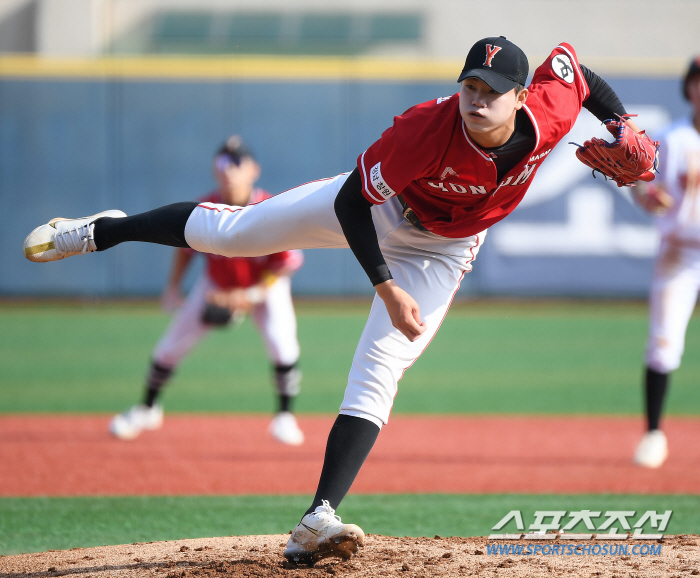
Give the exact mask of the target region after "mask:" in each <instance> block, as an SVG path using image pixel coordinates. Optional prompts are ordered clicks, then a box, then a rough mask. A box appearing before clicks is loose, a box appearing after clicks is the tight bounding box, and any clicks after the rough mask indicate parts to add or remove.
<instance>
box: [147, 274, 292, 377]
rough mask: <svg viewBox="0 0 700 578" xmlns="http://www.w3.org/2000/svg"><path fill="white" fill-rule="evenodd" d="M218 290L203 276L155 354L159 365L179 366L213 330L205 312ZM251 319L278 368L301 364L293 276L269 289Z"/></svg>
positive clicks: (280, 279) (154, 356)
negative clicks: (204, 318) (210, 296)
mask: <svg viewBox="0 0 700 578" xmlns="http://www.w3.org/2000/svg"><path fill="white" fill-rule="evenodd" d="M216 288H217V287H216V285H214V283H213V282H212V281H211V279H209V277H208V275H207V274H206V273H204V274H202V276H201V277H200V278H199V280H198V281H197V282H196V284H195V285H194V287H193V288H192V290H191V291H190V293H189V294H188V295H187V299H185V302H184V303H183V304H182V307H180V309H179V310H178V312H177V313H176V314H175V317H173V319H172V321H171V322H170V325H169V326H168V329H167V330H166V332H165V334H164V335H163V337H162V338H161V339H160V341H159V342H158V345H157V346H156V348H155V351H154V352H153V360H154V361H155V362H156V363H158V364H159V365H163V366H165V367H175V366H176V365H178V364H179V363H180V361H181V360H182V359H183V358H184V357H185V356H186V355H187V354H188V353H189V352H190V351H192V349H193V348H194V347H195V345H197V344H198V343H199V342H200V341H201V340H202V338H203V337H204V336H205V335H206V334H207V333H209V331H211V326H210V325H207V324H205V323H202V312H203V311H204V307H205V305H206V297H207V293H208V292H209V291H210V290H212V289H216ZM250 316H251V318H252V319H253V322H254V323H255V326H256V327H257V329H258V332H259V333H260V336H261V337H262V340H263V343H264V344H265V350H266V351H267V355H268V357H269V358H270V360H271V361H272V362H273V363H274V364H275V365H293V364H294V363H296V362H297V361H298V359H299V341H298V340H297V321H296V316H295V315H294V305H293V303H292V292H291V280H290V278H289V277H286V276H283V277H279V278H278V279H277V280H276V281H275V282H274V283H273V284H272V285H271V286H270V287H269V289H268V290H267V293H266V295H265V300H264V301H262V302H261V303H259V304H257V305H255V306H254V307H253V308H252V309H251V311H250Z"/></svg>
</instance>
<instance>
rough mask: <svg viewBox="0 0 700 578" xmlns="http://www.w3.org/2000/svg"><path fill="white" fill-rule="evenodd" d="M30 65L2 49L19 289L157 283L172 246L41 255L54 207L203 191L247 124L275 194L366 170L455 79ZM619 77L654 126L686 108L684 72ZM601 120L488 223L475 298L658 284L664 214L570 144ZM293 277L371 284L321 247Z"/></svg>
mask: <svg viewBox="0 0 700 578" xmlns="http://www.w3.org/2000/svg"><path fill="white" fill-rule="evenodd" d="M18 62H19V64H18ZM22 62H23V61H22V60H21V59H19V60H12V59H10V60H8V59H5V60H2V59H0V202H1V203H2V207H3V211H2V213H3V216H4V217H5V218H4V219H3V226H2V227H1V228H0V243H1V244H2V247H3V251H1V252H0V270H2V275H0V293H1V294H4V295H99V296H107V295H155V294H157V293H158V292H159V291H160V289H161V288H162V285H163V282H164V280H165V278H166V275H167V270H168V266H169V260H170V252H171V251H170V249H168V248H164V247H159V246H145V245H141V246H137V245H124V246H121V247H118V248H117V249H115V250H113V251H110V252H109V253H107V254H104V255H99V256H96V257H93V256H91V257H88V258H85V259H71V260H69V261H66V262H65V263H52V264H47V265H36V264H33V263H29V262H28V261H26V260H25V259H24V258H23V256H22V254H21V251H20V244H21V242H22V240H23V239H24V237H25V236H26V234H27V233H28V232H29V231H30V230H31V229H32V228H33V227H34V226H36V225H38V224H39V223H41V222H45V221H46V220H48V219H49V218H51V217H55V216H82V215H84V214H90V213H92V212H96V211H99V210H103V209H105V208H121V209H123V210H125V211H126V212H127V213H129V214H131V213H135V212H140V211H144V210H147V209H150V208H153V207H156V206H158V205H162V204H166V203H170V202H175V201H180V200H185V199H194V198H196V197H197V196H199V195H201V194H203V193H205V192H207V191H208V190H209V189H210V188H211V187H212V185H213V180H212V177H211V174H210V162H211V156H212V154H213V152H214V150H215V148H216V147H218V145H219V144H220V143H221V142H222V140H223V139H224V138H225V137H226V136H227V135H229V134H230V133H232V132H238V133H240V134H242V135H243V136H244V137H245V138H246V139H247V140H248V142H249V143H250V145H251V146H252V148H253V149H254V151H255V152H256V154H257V156H258V158H259V161H260V162H261V164H262V167H263V176H262V178H261V180H260V185H261V186H262V187H264V188H266V189H267V190H269V191H270V192H272V193H279V192H281V191H283V190H285V189H287V188H290V187H293V186H295V185H297V184H300V183H303V182H306V181H309V180H314V179H317V178H320V177H327V176H332V175H335V174H337V173H339V172H342V171H347V170H351V169H352V167H353V166H354V164H355V161H356V157H357V155H358V154H359V153H361V152H362V151H363V150H364V149H365V148H366V147H367V146H368V145H370V144H371V143H372V142H373V141H374V140H375V139H376V138H378V136H379V135H380V134H381V132H382V131H383V130H384V129H385V128H386V127H388V126H389V125H390V124H391V122H392V117H393V115H395V114H398V113H400V112H402V111H403V110H405V109H407V108H408V107H410V106H411V105H413V104H415V103H418V102H422V101H425V100H429V99H431V98H436V97H439V96H445V95H449V94H451V93H453V92H456V90H457V84H456V83H455V82H454V81H453V80H452V75H450V74H449V72H448V71H451V66H445V65H440V66H438V65H436V66H435V67H434V68H433V69H432V72H431V71H430V69H429V68H425V67H424V68H418V67H415V66H414V67H413V68H412V69H410V70H408V71H407V72H403V73H402V72H401V70H400V67H396V68H392V69H390V70H391V71H392V72H393V73H394V74H393V77H392V78H391V80H389V81H386V80H381V78H384V77H385V76H386V75H384V76H383V75H382V73H381V70H378V71H377V70H375V71H373V70H372V69H370V68H366V69H363V70H364V71H363V70H360V69H354V68H351V67H347V66H346V67H345V68H343V67H342V65H341V66H340V68H337V69H335V70H336V72H335V73H328V72H327V71H325V72H324V70H323V66H321V65H319V66H318V67H316V68H314V67H313V65H311V68H308V67H307V68H306V70H307V71H311V72H309V73H308V74H306V78H303V76H304V75H301V76H302V80H301V81H299V80H296V81H295V77H294V73H293V71H292V72H291V73H290V67H291V64H289V63H288V64H289V65H288V66H283V67H282V68H280V67H279V63H278V69H279V70H280V71H281V72H280V74H279V75H278V74H275V71H274V69H270V70H269V71H267V72H265V73H264V74H262V73H260V70H259V69H260V68H264V67H258V68H257V69H256V68H255V67H253V70H255V72H254V73H251V72H249V73H248V74H236V73H235V72H232V69H231V68H230V67H228V68H227V67H225V66H224V67H223V68H222V71H219V72H216V71H214V72H211V74H207V70H209V69H207V68H206V66H205V64H202V65H201V66H199V67H197V65H196V62H195V64H194V65H193V67H192V68H190V69H189V70H190V72H189V73H188V72H187V71H185V72H182V71H180V72H178V71H177V70H176V71H175V72H173V73H172V74H161V75H159V74H153V72H152V70H151V72H149V69H147V68H145V69H144V68H143V67H142V68H138V67H134V66H133V65H132V66H131V68H129V66H130V65H129V64H128V63H127V64H124V63H122V64H119V63H116V64H114V63H112V65H111V67H104V66H103V67H102V68H99V67H98V66H96V65H92V66H93V67H92V68H89V67H88V68H80V67H77V68H70V67H67V68H64V69H61V68H60V67H58V68H57V67H56V66H53V67H51V66H48V65H47V66H44V67H43V68H42V67H41V66H35V65H29V64H27V63H26V62H25V63H24V64H22ZM289 62H291V61H289ZM319 62H320V61H319ZM8 63H9V64H8ZM120 66H121V67H122V68H120ZM292 68H293V67H292ZM161 69H163V68H161ZM161 69H159V70H161ZM217 70H218V69H217ZM426 70H427V72H426ZM277 76H279V77H280V78H276V77H277ZM606 77H607V79H608V81H609V82H610V84H611V85H612V86H613V87H614V88H615V90H616V91H617V92H618V94H619V95H620V96H621V98H622V100H623V102H624V103H625V104H626V106H627V108H628V110H629V111H630V112H639V113H640V119H639V124H640V125H642V126H644V127H647V128H648V129H649V131H650V132H652V134H658V132H659V129H660V128H662V127H663V126H664V125H666V124H667V123H668V122H669V121H671V120H672V119H675V118H678V117H680V116H682V115H684V114H686V113H687V111H688V108H687V106H686V105H685V103H684V102H683V100H682V99H681V96H680V93H679V83H678V80H677V79H675V78H664V77H658V78H654V79H649V78H629V77H623V76H610V75H606ZM296 78H297V79H298V78H299V75H297V77H296ZM600 130H601V129H600V126H599V123H598V122H597V121H596V120H595V119H594V118H593V117H592V116H591V115H590V114H589V113H588V112H586V111H584V113H583V114H582V115H581V117H580V119H579V122H578V123H577V124H576V126H575V127H574V129H573V131H572V133H571V135H570V136H569V137H567V138H565V139H564V140H563V141H562V144H560V145H559V146H558V147H557V148H556V149H555V150H554V151H553V152H552V153H551V154H550V155H549V159H548V160H547V162H546V163H545V164H544V165H543V167H542V169H541V170H540V171H539V173H538V176H537V179H536V180H535V184H534V185H533V187H532V188H531V190H530V191H529V192H528V195H527V196H526V199H525V201H524V202H523V203H522V205H521V207H519V208H518V209H517V210H516V212H515V213H514V214H513V215H512V216H510V217H509V218H508V219H507V220H506V221H504V222H502V223H500V224H498V225H496V226H494V227H493V228H492V230H491V231H490V233H489V235H488V237H487V240H486V243H485V245H484V248H483V249H482V251H481V253H480V254H479V257H478V259H477V261H476V264H475V268H474V272H473V273H471V274H470V275H468V276H467V277H466V279H465V282H464V286H463V289H462V292H463V293H464V294H479V295H481V294H504V295H521V294H526V295H618V296H640V295H644V294H645V293H646V291H647V287H648V284H649V280H650V275H651V263H652V256H653V254H654V250H655V247H656V243H657V239H656V234H655V232H654V230H653V228H652V226H651V221H650V219H649V218H648V217H647V216H645V215H644V214H643V213H642V212H641V211H639V210H638V209H637V208H636V207H634V206H633V205H632V204H631V203H630V201H629V199H628V197H627V196H626V194H625V192H624V191H623V192H622V193H621V191H619V190H618V189H617V187H616V186H614V185H611V184H610V183H605V182H604V181H603V180H601V179H593V178H592V177H591V176H590V172H589V171H588V170H587V169H586V168H585V167H584V166H583V165H581V164H580V163H578V161H577V160H576V159H575V157H574V154H573V147H571V146H569V145H567V144H566V143H567V142H568V141H576V142H582V141H583V140H585V139H586V138H588V137H590V136H591V135H593V134H594V133H599V134H600V135H601V136H602V135H603V133H600ZM294 287H295V291H296V293H297V294H328V295H355V294H362V293H369V292H370V291H371V287H370V286H369V283H368V282H367V280H366V278H365V277H364V274H363V273H362V271H361V269H360V268H359V266H358V265H357V264H356V262H355V260H354V258H353V256H352V254H351V253H350V252H349V251H329V250H325V251H324V250H315V251H306V265H305V266H304V268H303V269H302V270H301V271H300V272H299V273H298V274H297V276H296V278H295V282H294Z"/></svg>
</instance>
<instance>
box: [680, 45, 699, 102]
mask: <svg viewBox="0 0 700 578" xmlns="http://www.w3.org/2000/svg"><path fill="white" fill-rule="evenodd" d="M696 75H700V56H696V57H695V58H693V60H692V61H691V62H690V66H688V72H686V73H685V78H684V79H683V96H685V99H686V100H690V96H689V95H688V82H690V79H691V78H692V77H693V76H696Z"/></svg>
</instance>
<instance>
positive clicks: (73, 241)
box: [53, 223, 95, 255]
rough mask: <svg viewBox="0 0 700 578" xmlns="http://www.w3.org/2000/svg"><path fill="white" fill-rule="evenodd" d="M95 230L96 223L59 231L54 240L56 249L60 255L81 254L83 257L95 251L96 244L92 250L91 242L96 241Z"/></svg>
mask: <svg viewBox="0 0 700 578" xmlns="http://www.w3.org/2000/svg"><path fill="white" fill-rule="evenodd" d="M94 229H95V223H88V224H87V225H79V226H77V227H71V228H70V229H64V230H63V231H57V232H56V234H55V235H54V240H53V244H54V248H55V249H56V251H57V252H59V253H78V252H80V253H82V254H83V255H85V253H88V252H91V251H94V250H95V248H94V247H95V244H94V242H93V248H90V241H93V240H94V237H93V232H94Z"/></svg>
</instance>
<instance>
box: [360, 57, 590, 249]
mask: <svg viewBox="0 0 700 578" xmlns="http://www.w3.org/2000/svg"><path fill="white" fill-rule="evenodd" d="M496 57H498V56H496ZM528 90H529V92H530V94H529V96H528V98H527V101H526V103H525V105H523V109H524V110H525V112H526V113H527V114H528V116H529V117H530V120H531V121H532V124H533V126H534V128H535V132H536V135H537V141H536V145H535V148H534V149H533V150H532V152H531V153H530V154H528V155H526V156H525V157H524V158H523V160H522V161H521V162H520V163H518V164H517V165H516V166H515V167H514V168H513V169H512V170H511V171H510V172H509V173H508V174H507V175H506V176H505V177H504V178H503V180H502V181H501V182H500V183H498V182H497V176H496V165H495V164H494V162H493V160H491V158H490V157H489V156H487V154H486V153H485V152H484V151H482V150H481V149H480V148H479V146H477V144H476V143H474V141H472V139H471V138H470V137H469V134H468V133H467V129H466V126H465V124H464V121H463V120H462V116H461V115H460V112H459V93H457V94H454V95H452V96H449V97H445V98H438V99H437V100H431V101H429V102H425V103H423V104H419V105H416V106H414V107H412V108H410V109H408V110H407V111H406V112H405V113H404V114H402V115H401V116H397V117H394V124H393V126H392V127H391V128H389V129H387V130H386V131H384V133H383V134H382V136H381V138H380V139H379V140H378V141H376V142H375V143H374V144H373V145H372V146H370V147H369V148H368V149H367V150H366V151H365V152H364V153H362V154H361V155H360V156H359V158H358V159H357V166H358V168H359V170H360V173H361V175H362V192H363V194H364V195H365V197H366V198H367V200H369V201H370V202H371V203H374V204H381V203H384V202H385V201H386V200H387V199H389V198H391V197H393V196H394V195H396V194H399V193H401V194H402V195H403V197H404V199H405V200H406V202H407V203H408V205H409V206H410V207H411V208H412V209H413V211H414V213H415V214H416V216H417V217H418V218H419V219H420V221H421V223H422V224H423V226H424V227H425V228H426V229H428V230H429V231H432V232H433V233H435V234H437V235H440V236H442V237H449V238H462V237H470V236H472V235H475V234H477V233H479V232H481V231H483V230H485V229H488V228H489V227H490V226H491V225H493V224H494V223H497V222H498V221H500V220H501V219H503V218H504V217H506V216H507V215H509V214H510V212H511V211H512V210H513V209H515V207H517V206H518V203H520V201H521V200H522V199H523V197H524V196H525V192H526V191H527V189H528V187H529V186H530V184H531V183H532V180H533V177H534V175H535V173H536V172H537V169H538V168H539V166H540V165H541V164H542V161H544V159H545V158H546V157H547V155H548V154H549V153H550V152H551V150H552V149H553V148H554V146H555V145H556V144H557V143H558V142H559V141H560V140H561V139H562V138H563V137H564V135H566V134H567V133H568V132H569V130H571V127H572V126H573V125H574V122H575V121H576V118H577V117H578V114H579V112H581V107H582V105H583V101H584V100H585V99H586V98H587V97H588V85H587V84H586V81H585V79H584V78H583V75H582V74H581V69H580V67H579V64H578V60H577V58H576V53H575V52H574V49H573V48H572V47H571V46H569V45H568V44H560V45H559V46H557V47H556V48H555V49H554V50H553V51H552V53H551V54H550V56H549V57H548V58H547V60H546V61H545V62H544V64H542V65H541V66H540V67H539V68H538V69H537V70H536V71H535V74H534V76H533V78H532V82H531V83H530V86H528Z"/></svg>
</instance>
